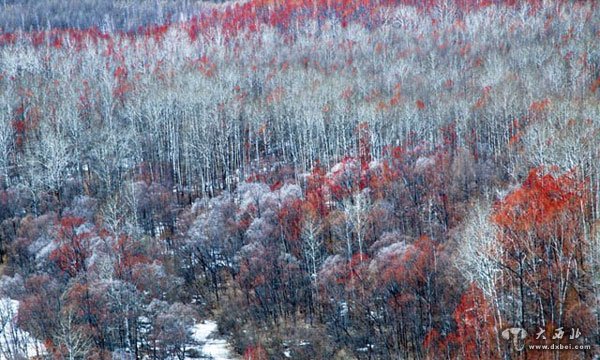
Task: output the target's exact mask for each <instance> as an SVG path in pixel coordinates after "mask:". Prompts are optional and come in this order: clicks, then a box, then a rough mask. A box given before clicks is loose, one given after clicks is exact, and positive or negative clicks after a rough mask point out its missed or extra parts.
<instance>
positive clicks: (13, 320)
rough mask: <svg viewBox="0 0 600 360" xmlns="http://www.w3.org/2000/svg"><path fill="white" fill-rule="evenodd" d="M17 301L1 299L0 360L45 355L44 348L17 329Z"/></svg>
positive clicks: (24, 332) (27, 334)
mask: <svg viewBox="0 0 600 360" xmlns="http://www.w3.org/2000/svg"><path fill="white" fill-rule="evenodd" d="M18 310H19V302H18V301H17V300H13V299H9V298H2V299H0V359H14V358H18V357H23V356H24V357H26V358H32V357H34V356H38V355H41V354H43V353H44V346H43V345H42V344H41V343H40V342H39V341H38V340H37V339H35V338H34V337H32V336H31V335H29V333H27V332H26V331H23V330H21V329H19V328H18V327H17V312H18Z"/></svg>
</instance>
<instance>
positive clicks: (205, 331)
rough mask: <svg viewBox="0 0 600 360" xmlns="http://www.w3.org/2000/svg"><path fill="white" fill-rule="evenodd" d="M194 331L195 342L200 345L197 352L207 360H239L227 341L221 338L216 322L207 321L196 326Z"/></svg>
mask: <svg viewBox="0 0 600 360" xmlns="http://www.w3.org/2000/svg"><path fill="white" fill-rule="evenodd" d="M192 331H193V338H194V340H196V341H197V342H198V343H199V344H200V345H199V346H198V347H197V350H198V351H199V352H200V353H201V354H202V355H204V356H205V357H206V358H208V359H213V360H233V359H237V356H235V355H234V354H233V351H232V350H231V348H230V346H229V343H228V342H227V340H225V339H223V338H220V337H219V335H218V333H217V323H216V322H215V321H213V320H205V321H203V322H199V323H197V324H196V325H194V328H193V330H192Z"/></svg>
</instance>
